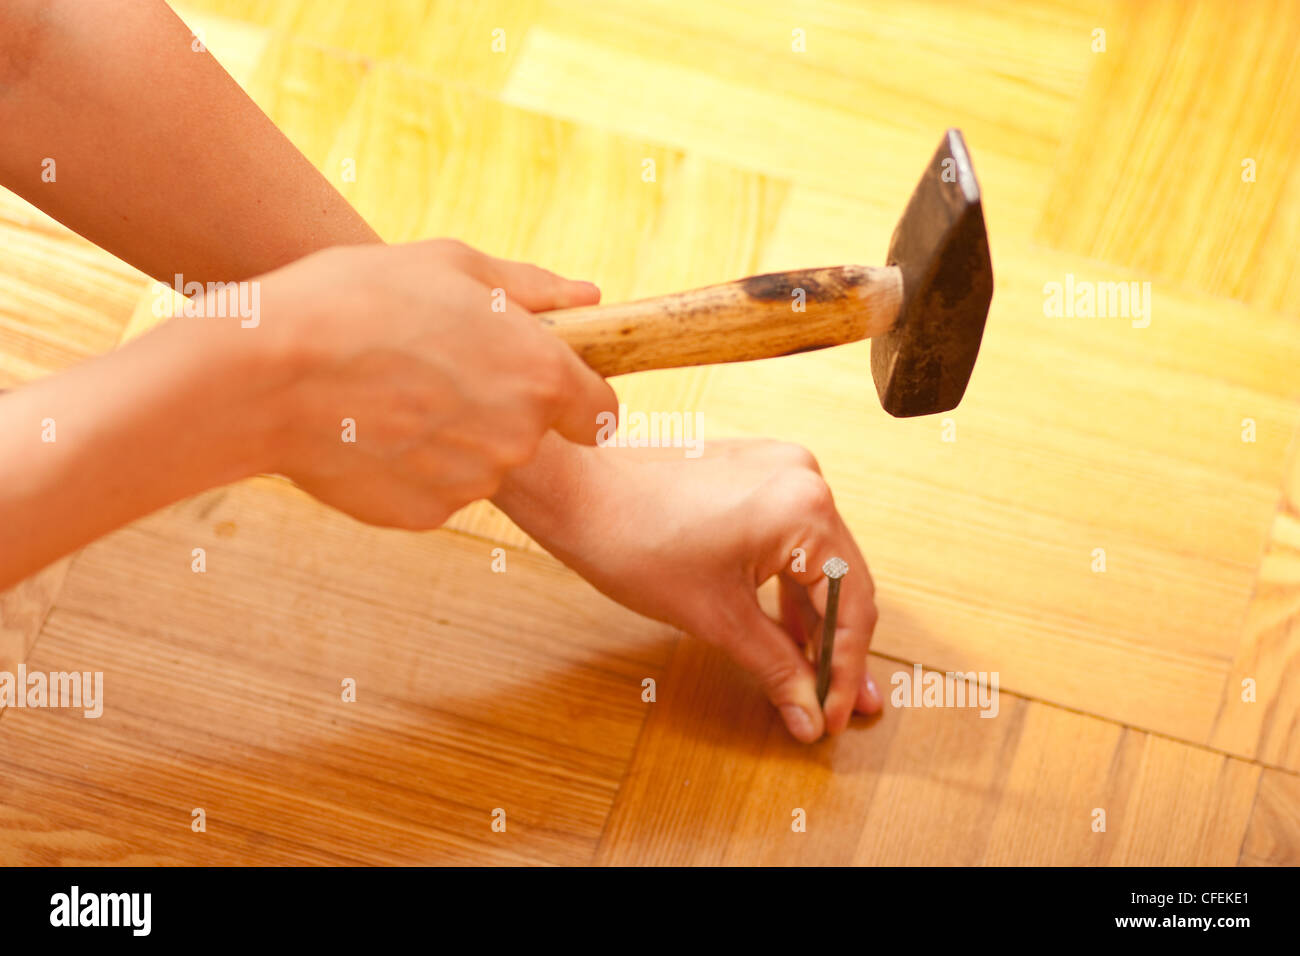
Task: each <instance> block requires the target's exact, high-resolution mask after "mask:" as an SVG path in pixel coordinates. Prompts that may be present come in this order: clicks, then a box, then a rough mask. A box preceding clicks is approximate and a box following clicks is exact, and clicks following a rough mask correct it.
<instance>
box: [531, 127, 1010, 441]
mask: <svg viewBox="0 0 1300 956" xmlns="http://www.w3.org/2000/svg"><path fill="white" fill-rule="evenodd" d="M992 298H993V264H992V262H991V261H990V259H989V242H988V233H987V232H986V231H985V228H984V212H983V209H982V208H981V206H980V189H979V183H978V182H976V180H975V170H974V169H973V168H972V167H971V162H970V155H969V153H967V151H966V142H965V140H963V139H962V135H961V132H960V131H959V130H955V129H950V130H948V131H947V132H946V133H945V134H944V137H943V141H942V142H940V144H939V148H938V149H937V150H936V151H935V154H934V156H933V158H931V160H930V165H929V166H928V167H927V168H926V170H925V173H924V174H923V175H922V176H921V181H920V183H918V184H917V187H916V189H915V190H914V191H913V192H912V198H911V199H910V200H908V203H907V208H906V209H905V210H903V216H902V218H901V219H899V220H898V225H897V226H896V227H895V229H894V237H893V239H892V240H891V241H890V243H889V258H888V261H887V264H886V265H884V266H862V265H848V266H831V267H828V268H822V269H799V270H795V271H793V272H772V273H767V274H765V275H756V276H750V277H749V278H748V279H738V280H736V281H734V282H724V283H722V284H721V285H711V286H706V287H705V288H703V289H694V290H692V291H690V292H678V293H674V294H672V295H663V296H658V297H656V298H652V299H641V300H638V301H636V302H625V303H619V304H616V305H596V306H586V307H583V308H577V309H558V310H556V311H553V312H545V313H542V314H540V315H539V316H538V319H540V320H541V322H542V323H543V324H545V325H547V326H550V327H551V330H552V331H553V332H554V333H555V334H556V335H558V336H559V337H560V338H562V339H563V340H564V341H565V342H567V343H568V344H569V345H570V346H572V347H573V349H574V350H575V351H576V352H577V353H578V355H579V356H580V357H581V358H582V359H583V361H585V362H586V363H587V364H588V365H589V366H591V367H592V368H593V369H595V370H596V371H597V372H599V373H600V374H601V375H604V376H610V375H623V374H626V373H628V372H642V371H646V370H648V369H656V368H678V367H680V366H684V365H712V364H714V363H717V362H744V361H749V360H750V359H761V358H773V357H775V356H779V355H793V354H795V353H797V352H810V351H814V350H816V349H824V348H829V347H830V346H832V345H843V344H845V343H848V342H856V341H858V340H859V339H866V338H869V339H871V340H872V342H871V377H872V378H873V379H875V382H876V392H877V393H878V394H879V395H880V403H881V405H883V406H884V408H885V411H887V412H889V413H890V414H891V415H894V416H897V417H900V418H903V417H911V416H914V415H933V414H935V413H937V412H946V411H948V410H950V409H953V408H956V407H957V403H958V402H960V401H961V397H962V394H963V393H964V392H965V391H966V383H967V381H969V379H970V375H971V370H972V369H973V368H974V366H975V357H976V355H978V354H979V348H980V338H981V337H982V335H983V333H984V320H985V319H986V318H987V317H988V312H989V302H990V300H991V299H992ZM800 305H802V306H803V308H802V309H800V308H799V306H800Z"/></svg>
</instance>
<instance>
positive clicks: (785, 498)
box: [772, 471, 835, 518]
mask: <svg viewBox="0 0 1300 956" xmlns="http://www.w3.org/2000/svg"><path fill="white" fill-rule="evenodd" d="M772 493H773V495H774V497H776V498H777V499H779V500H780V501H781V502H783V503H784V504H785V505H786V507H788V508H789V509H790V511H791V512H792V513H798V514H811V515H813V516H814V517H819V518H824V517H828V516H830V515H833V514H834V513H835V498H834V496H833V495H832V494H831V488H830V485H828V484H827V483H826V481H825V480H824V479H823V478H822V477H821V475H819V474H815V473H813V472H810V471H794V472H790V473H788V474H785V475H782V476H781V478H780V480H778V481H777V482H776V483H775V485H774V487H773V492H772Z"/></svg>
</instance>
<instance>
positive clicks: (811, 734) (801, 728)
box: [781, 704, 817, 743]
mask: <svg viewBox="0 0 1300 956" xmlns="http://www.w3.org/2000/svg"><path fill="white" fill-rule="evenodd" d="M781 717H782V718H783V719H784V720H785V725H786V727H787V728H789V730H790V733H792V734H794V736H795V737H796V738H797V739H799V740H802V741H803V742H804V743H810V742H811V741H812V740H813V739H814V738H815V737H816V735H817V731H815V730H813V722H812V718H811V717H809V716H808V712H807V711H806V710H804V709H803V708H802V707H800V706H799V705H798V704H785V705H783V706H782V707H781Z"/></svg>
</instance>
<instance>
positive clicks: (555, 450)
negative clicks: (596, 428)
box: [492, 432, 608, 558]
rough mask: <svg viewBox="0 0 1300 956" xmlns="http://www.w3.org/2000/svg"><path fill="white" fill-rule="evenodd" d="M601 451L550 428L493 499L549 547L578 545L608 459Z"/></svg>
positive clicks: (521, 526)
mask: <svg viewBox="0 0 1300 956" xmlns="http://www.w3.org/2000/svg"><path fill="white" fill-rule="evenodd" d="M600 452H601V450H600V449H598V448H589V447H587V446H585V445H575V444H573V443H572V442H568V441H565V440H564V439H563V438H561V437H560V436H558V435H556V434H555V433H554V432H548V433H547V435H546V436H545V437H544V438H543V439H542V443H541V445H540V446H538V450H537V454H536V455H534V456H533V460H532V461H530V462H528V464H526V465H522V466H520V467H519V468H515V469H514V470H512V471H511V472H510V473H509V474H508V475H507V476H506V479H505V481H503V482H502V484H501V487H500V488H499V489H498V491H497V493H496V494H495V495H493V496H492V503H493V504H494V505H496V506H497V507H498V508H500V509H501V510H502V511H504V512H505V513H506V514H507V515H508V516H509V517H510V520H512V521H513V522H514V523H515V524H517V525H518V526H519V527H520V528H522V529H523V530H524V531H525V532H526V533H528V534H529V535H530V536H532V537H533V538H534V539H535V540H536V541H537V542H538V543H540V544H542V545H543V546H544V547H546V548H547V550H549V551H552V552H553V553H554V552H555V551H556V550H557V549H560V550H565V551H568V550H570V549H571V548H574V547H577V544H576V532H578V531H580V530H581V526H582V523H583V520H584V517H585V516H587V515H589V514H590V505H591V503H592V501H593V500H594V498H595V497H596V496H597V494H598V491H597V485H598V484H599V480H600V475H601V474H602V473H603V471H604V469H605V467H606V466H607V464H608V463H607V461H606V458H607V456H605V457H602V456H601V454H600ZM562 542H563V543H562ZM570 542H572V543H570ZM556 556H557V557H561V558H562V557H563V556H562V555H559V554H557V555H556Z"/></svg>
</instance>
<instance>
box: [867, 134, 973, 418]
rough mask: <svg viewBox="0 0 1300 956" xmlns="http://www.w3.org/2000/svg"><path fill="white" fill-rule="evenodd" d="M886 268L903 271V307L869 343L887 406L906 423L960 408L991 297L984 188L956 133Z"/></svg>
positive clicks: (923, 186) (910, 206) (901, 226)
mask: <svg viewBox="0 0 1300 956" xmlns="http://www.w3.org/2000/svg"><path fill="white" fill-rule="evenodd" d="M889 265H896V266H898V267H899V269H900V270H901V271H902V273H903V304H902V306H901V308H900V309H899V313H898V318H897V320H896V321H895V322H894V327H893V329H891V330H890V331H889V332H887V333H885V334H884V335H879V336H876V337H875V338H873V339H872V340H871V377H872V378H874V379H875V381H876V391H877V392H878V393H879V394H880V403H881V404H882V405H883V406H884V407H885V411H887V412H889V414H891V415H894V416H896V417H899V418H908V417H911V416H914V415H933V414H935V413H936V412H946V411H948V410H949V409H953V408H956V407H957V403H958V402H960V401H961V397H962V394H963V393H964V392H965V391H966V383H967V382H968V381H969V380H970V373H971V370H972V369H973V368H974V367H975V357H976V356H977V355H978V354H979V350H980V339H981V337H982V336H983V334H984V320H985V319H986V318H987V317H988V314H989V302H990V301H991V300H992V298H993V263H992V262H991V261H990V259H989V237H988V233H987V232H986V231H985V229H984V211H983V209H982V208H981V206H980V187H979V183H977V182H976V181H975V170H974V168H972V166H971V162H970V155H969V154H968V153H967V152H966V142H965V140H963V139H962V136H961V133H960V132H959V131H958V130H955V129H950V130H948V132H947V133H945V134H944V137H943V142H941V143H940V144H939V148H938V150H936V151H935V154H934V158H932V159H931V160H930V165H929V167H928V168H927V169H926V171H925V173H924V175H922V176H921V182H920V183H919V184H918V185H917V187H916V190H915V191H914V192H913V193H912V198H911V199H910V200H909V201H908V203H907V209H906V210H904V211H903V217H902V218H901V219H899V220H898V226H897V227H896V228H895V229H894V238H893V239H892V240H891V241H890V243H889Z"/></svg>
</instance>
